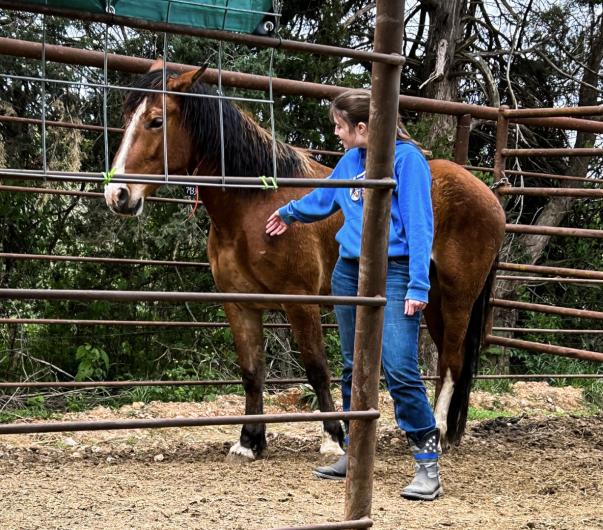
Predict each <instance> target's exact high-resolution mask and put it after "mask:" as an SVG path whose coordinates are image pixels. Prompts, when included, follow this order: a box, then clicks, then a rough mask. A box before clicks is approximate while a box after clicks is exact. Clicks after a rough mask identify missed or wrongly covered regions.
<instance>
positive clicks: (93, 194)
mask: <svg viewBox="0 0 603 530" xmlns="http://www.w3.org/2000/svg"><path fill="white" fill-rule="evenodd" d="M3 191H4V192H10V193H39V194H41V195H67V196H74V197H85V198H88V199H103V200H104V198H105V194H104V193H101V192H99V191H79V190H58V189H51V188H33V187H27V186H5V185H2V184H0V192H3ZM145 201H150V202H157V203H168V204H170V203H171V204H196V203H197V202H198V201H194V200H191V199H171V198H168V197H147V198H146V199H145Z"/></svg>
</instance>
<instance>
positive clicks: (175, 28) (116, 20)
mask: <svg viewBox="0 0 603 530" xmlns="http://www.w3.org/2000/svg"><path fill="white" fill-rule="evenodd" d="M0 7H3V8H5V9H11V10H15V11H29V12H32V13H40V14H43V15H54V16H60V17H65V18H71V19H75V20H85V21H88V22H99V23H102V24H110V25H119V26H128V27H130V28H134V29H142V30H148V31H159V32H166V33H173V34H178V35H190V36H193V37H203V38H207V39H213V40H218V41H226V42H236V43H239V44H247V45H249V46H260V47H265V48H282V49H284V50H290V51H296V52H307V53H317V54H320V55H328V56H332V57H349V58H351V59H358V60H359V61H373V62H377V63H386V64H392V65H402V64H404V60H405V59H404V57H402V56H401V55H399V54H387V53H375V52H367V51H362V50H354V49H351V48H341V47H338V46H328V45H326V44H314V43H310V42H304V41H293V40H286V39H281V38H277V37H262V36H259V35H252V34H245V33H234V32H230V31H223V30H216V29H201V28H194V27H191V26H184V25H178V24H172V23H167V22H152V21H148V20H144V19H139V18H133V17H124V16H118V15H114V14H110V13H85V12H83V11H78V10H74V9H66V8H59V7H54V6H52V7H51V6H44V5H38V4H28V3H27V2H26V1H25V2H22V1H11V0H2V1H0Z"/></svg>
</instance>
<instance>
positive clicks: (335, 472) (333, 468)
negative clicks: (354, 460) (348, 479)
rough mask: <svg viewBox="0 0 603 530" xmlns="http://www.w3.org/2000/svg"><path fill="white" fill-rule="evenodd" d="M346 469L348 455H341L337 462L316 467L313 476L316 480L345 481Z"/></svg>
mask: <svg viewBox="0 0 603 530" xmlns="http://www.w3.org/2000/svg"><path fill="white" fill-rule="evenodd" d="M347 468H348V455H347V453H346V454H345V455H342V456H340V457H339V460H337V462H335V463H334V464H331V465H329V466H322V467H317V468H316V469H315V470H314V474H315V475H316V476H317V477H318V478H326V479H329V480H345V475H346V471H347Z"/></svg>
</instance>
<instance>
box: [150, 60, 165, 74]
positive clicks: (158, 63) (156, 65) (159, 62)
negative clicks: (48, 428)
mask: <svg viewBox="0 0 603 530" xmlns="http://www.w3.org/2000/svg"><path fill="white" fill-rule="evenodd" d="M163 64H164V61H163V57H160V58H159V59H155V61H153V64H152V65H151V66H150V67H149V72H155V71H157V70H163Z"/></svg>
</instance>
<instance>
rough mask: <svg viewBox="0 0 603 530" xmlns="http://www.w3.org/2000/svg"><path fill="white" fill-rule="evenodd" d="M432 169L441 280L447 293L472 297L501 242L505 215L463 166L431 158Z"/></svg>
mask: <svg viewBox="0 0 603 530" xmlns="http://www.w3.org/2000/svg"><path fill="white" fill-rule="evenodd" d="M429 166H430V168H431V174H432V200H433V210H434V231H435V234H434V245H433V252H432V258H433V261H434V263H435V265H436V269H437V271H438V280H439V283H440V284H441V286H442V287H444V288H445V289H446V288H447V289H448V290H454V291H458V292H459V293H461V292H463V290H464V291H465V293H464V294H467V295H468V296H469V298H473V296H474V295H476V294H477V293H474V292H473V291H477V292H479V289H481V286H482V285H483V282H484V281H485V278H486V277H487V275H488V273H489V272H490V269H491V268H492V265H493V263H494V260H495V259H496V256H497V254H498V251H499V249H500V246H501V244H502V240H503V238H504V233H505V213H504V210H503V208H502V206H501V205H500V203H499V201H498V199H497V198H496V196H495V195H494V193H492V191H491V190H490V189H489V188H488V186H486V184H484V183H483V182H482V181H481V180H479V179H478V178H477V177H475V176H474V175H472V174H471V173H470V172H469V171H467V170H466V169H465V168H463V167H462V166H460V165H459V164H456V163H455V162H451V161H448V160H432V161H430V163H429ZM465 279H466V280H465Z"/></svg>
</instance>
